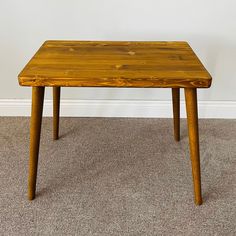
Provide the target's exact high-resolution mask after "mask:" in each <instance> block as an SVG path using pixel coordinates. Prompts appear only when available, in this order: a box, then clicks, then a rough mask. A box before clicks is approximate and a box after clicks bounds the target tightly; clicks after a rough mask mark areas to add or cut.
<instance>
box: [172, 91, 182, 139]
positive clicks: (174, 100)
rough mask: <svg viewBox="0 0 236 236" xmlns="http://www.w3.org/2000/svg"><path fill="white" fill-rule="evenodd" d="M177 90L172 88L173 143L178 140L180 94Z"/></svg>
mask: <svg viewBox="0 0 236 236" xmlns="http://www.w3.org/2000/svg"><path fill="white" fill-rule="evenodd" d="M179 90H180V89H179V88H172V103H173V117H174V119H173V121H174V137H175V141H179V140H180V93H179Z"/></svg>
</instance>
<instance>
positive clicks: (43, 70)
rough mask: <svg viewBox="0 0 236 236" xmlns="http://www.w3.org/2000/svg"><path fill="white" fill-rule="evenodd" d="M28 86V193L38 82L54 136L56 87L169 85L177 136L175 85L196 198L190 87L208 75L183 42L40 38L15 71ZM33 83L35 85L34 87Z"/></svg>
mask: <svg viewBox="0 0 236 236" xmlns="http://www.w3.org/2000/svg"><path fill="white" fill-rule="evenodd" d="M18 79H19V83H20V85H22V86H33V88H32V114H31V127H30V162H29V192H28V195H29V199H30V200H32V199H34V197H35V189H36V177H37V163H38V152H39V142H40V129H41V120H42V110H43V98H44V87H46V86H53V87H54V88H53V99H54V100H53V137H54V139H57V138H58V131H59V110H60V87H61V86H64V87H66V86H68V87H73V86H74V87H132V88H135V87H136V88H138V87H139V88H158V87H160V88H172V99H173V113H174V137H175V140H177V141H179V139H180V124H179V116H180V114H179V113H180V104H179V89H180V88H185V97H186V109H187V117H188V129H189V143H190V155H191V162H192V173H193V183H194V193H195V203H196V204H198V205H200V204H201V203H202V197H201V177H200V157H199V140H198V139H199V138H198V115H197V94H196V88H208V87H210V85H211V76H210V74H209V73H208V72H207V71H206V69H205V68H204V66H203V65H202V63H201V62H200V60H199V59H198V58H197V56H196V55H195V53H194V52H193V50H192V49H191V47H190V46H189V45H188V43H186V42H102V41H97V42H96V41H93V42H92V41H46V42H45V43H44V44H43V45H42V46H41V48H40V49H39V50H38V52H37V53H36V54H35V55H34V57H33V58H32V59H31V60H30V61H29V63H28V64H27V65H26V67H25V68H24V69H23V70H22V72H21V73H20V74H19V76H18ZM35 86H36V87H35Z"/></svg>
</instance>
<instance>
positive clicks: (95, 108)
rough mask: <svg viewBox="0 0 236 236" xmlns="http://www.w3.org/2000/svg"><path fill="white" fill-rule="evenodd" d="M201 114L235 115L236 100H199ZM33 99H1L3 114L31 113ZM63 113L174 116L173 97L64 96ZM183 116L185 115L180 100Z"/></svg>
mask: <svg viewBox="0 0 236 236" xmlns="http://www.w3.org/2000/svg"><path fill="white" fill-rule="evenodd" d="M198 110H199V118H223V119H235V118H236V101H199V102H198ZM30 111H31V101H30V100H25V99H0V116H30ZM44 116H52V101H51V100H46V101H45V102H44ZM61 116H64V117H150V118H151V117H152V118H170V117H172V103H171V101H143V100H141V101H138V100H62V101H61ZM181 117H182V118H185V117H186V112H185V103H184V102H183V101H181Z"/></svg>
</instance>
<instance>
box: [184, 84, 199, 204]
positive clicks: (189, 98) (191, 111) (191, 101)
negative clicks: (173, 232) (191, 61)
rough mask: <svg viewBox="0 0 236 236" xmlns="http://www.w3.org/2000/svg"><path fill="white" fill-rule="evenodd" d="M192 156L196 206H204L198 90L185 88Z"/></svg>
mask: <svg viewBox="0 0 236 236" xmlns="http://www.w3.org/2000/svg"><path fill="white" fill-rule="evenodd" d="M185 100H186V110H187V119H188V132H189V145H190V156H191V162H192V174H193V185H194V194H195V203H196V205H201V204H202V195H201V173H200V154H199V137H198V112H197V90H196V88H185Z"/></svg>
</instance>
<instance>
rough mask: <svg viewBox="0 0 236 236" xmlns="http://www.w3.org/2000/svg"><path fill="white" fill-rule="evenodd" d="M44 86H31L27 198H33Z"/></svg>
mask: <svg viewBox="0 0 236 236" xmlns="http://www.w3.org/2000/svg"><path fill="white" fill-rule="evenodd" d="M43 100H44V87H32V108H31V122H30V158H29V186H28V198H29V200H33V199H34V198H35V190H36V179H37V167H38V154H39V144H40V132H41V123H42V112H43Z"/></svg>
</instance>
